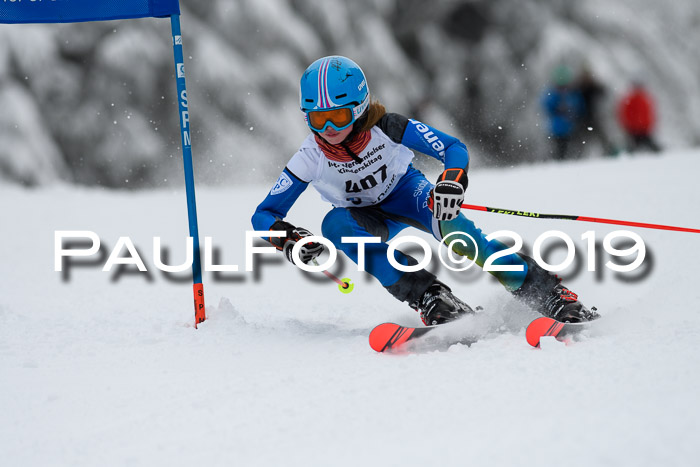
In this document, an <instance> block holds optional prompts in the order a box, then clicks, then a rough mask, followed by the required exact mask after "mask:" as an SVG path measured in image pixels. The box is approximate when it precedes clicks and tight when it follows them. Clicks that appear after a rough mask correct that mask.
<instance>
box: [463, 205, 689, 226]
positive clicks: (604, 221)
mask: <svg viewBox="0 0 700 467" xmlns="http://www.w3.org/2000/svg"><path fill="white" fill-rule="evenodd" d="M462 208H463V209H471V210H473V211H485V212H493V213H496V214H507V215H510V216H520V217H530V218H533V219H561V220H567V221H582V222H597V223H599V224H613V225H627V226H630V227H641V228H644V229H657V230H673V231H676V232H690V233H700V229H691V228H688V227H675V226H673V225H662V224H646V223H644V222H631V221H621V220H616V219H602V218H599V217H586V216H572V215H568V214H540V213H538V212H527V211H516V210H512V209H501V208H491V207H488V206H477V205H474V204H463V205H462Z"/></svg>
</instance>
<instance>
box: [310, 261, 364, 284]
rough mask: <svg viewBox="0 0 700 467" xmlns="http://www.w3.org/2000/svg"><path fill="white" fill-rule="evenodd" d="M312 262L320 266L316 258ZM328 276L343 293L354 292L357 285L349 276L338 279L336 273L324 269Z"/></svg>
mask: <svg viewBox="0 0 700 467" xmlns="http://www.w3.org/2000/svg"><path fill="white" fill-rule="evenodd" d="M311 262H312V263H314V265H315V266H318V261H316V258H314V259H312V260H311ZM322 272H323V273H324V274H325V275H326V277H327V278H329V279H330V280H332V281H333V282H335V283H336V284H338V290H340V291H341V292H343V293H350V292H352V289H353V288H355V285H354V284H353V283H352V282H351V281H350V279H348V278H347V277H344V278H343V279H338V277H336V276H335V275H334V274H332V273H330V272H328V271H326V270H323V271H322Z"/></svg>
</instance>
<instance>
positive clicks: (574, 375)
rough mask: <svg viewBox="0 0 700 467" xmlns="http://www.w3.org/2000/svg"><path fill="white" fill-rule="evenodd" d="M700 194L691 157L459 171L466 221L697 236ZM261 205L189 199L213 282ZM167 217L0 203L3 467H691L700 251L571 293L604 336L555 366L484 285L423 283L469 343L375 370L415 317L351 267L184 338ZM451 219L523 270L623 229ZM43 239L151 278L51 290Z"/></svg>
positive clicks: (250, 292) (211, 197) (269, 275)
mask: <svg viewBox="0 0 700 467" xmlns="http://www.w3.org/2000/svg"><path fill="white" fill-rule="evenodd" d="M699 171H700V151H698V150H692V151H686V152H674V153H666V154H662V155H661V156H653V155H639V156H636V157H631V156H626V155H625V156H622V157H619V158H616V159H601V160H595V161H579V162H568V163H565V164H559V165H530V166H522V167H518V168H516V169H511V170H505V171H504V170H501V171H496V170H476V171H473V174H472V177H471V183H470V188H469V191H468V199H467V202H470V203H474V204H485V205H489V206H496V207H505V208H515V209H520V210H526V211H536V212H544V213H570V214H577V215H584V216H592V217H607V218H620V219H626V220H634V221H640V222H653V223H662V224H673V225H681V226H687V227H694V228H700V214H698V212H699V210H698V208H697V206H698V205H700V190H699V189H698V187H697V182H696V180H697V173H698V172H699ZM273 182H274V180H273V179H265V180H261V181H260V183H259V184H257V185H250V186H247V187H237V188H235V189H234V188H231V189H216V190H214V189H199V191H198V193H197V194H198V209H199V220H200V235H201V236H202V238H203V237H204V236H211V237H213V243H214V245H215V246H216V247H217V248H218V249H220V252H221V255H220V258H219V259H218V261H219V262H221V263H226V264H238V265H239V266H240V268H241V270H242V269H243V268H244V259H245V256H244V253H243V247H244V231H245V230H248V229H250V228H251V227H250V222H249V219H250V216H251V214H252V211H253V209H254V206H255V205H256V204H257V203H258V202H259V200H261V199H262V198H263V197H264V196H265V194H266V193H267V190H268V189H269V188H268V187H269V186H271V185H272V183H273ZM184 209H185V198H184V193H183V192H182V191H155V192H145V191H144V192H138V191H137V192H128V193H125V192H117V191H108V190H98V189H85V188H75V187H67V186H54V187H52V188H46V189H41V190H35V191H29V190H24V189H20V188H17V187H0V212H2V214H3V221H2V228H1V229H0V232H1V234H2V237H1V239H2V241H1V242H0V258H1V261H0V278H1V279H2V280H1V281H0V394H2V397H0V459H2V461H1V462H2V465H7V466H19V465H22V466H35V465H36V466H39V465H66V466H68V465H70V466H77V465H101V466H110V465H145V466H152V465H170V466H176V465H241V466H243V465H245V466H248V465H251V466H252V465H255V466H258V465H261V466H272V465H275V466H279V465H284V466H296V465H299V466H307V465H319V466H326V465H334V466H358V465H385V466H390V465H397V466H398V465H401V466H407V465H408V466H410V465H416V466H427V465H442V466H450V465H455V466H457V465H459V466H462V465H489V466H511V465H561V464H564V465H573V466H591V465H605V466H607V465H630V466H632V465H633V466H659V465H679V466H680V465H697V459H698V457H699V456H700V447H699V445H698V441H697V440H698V439H700V401H699V396H698V395H699V394H700V376H699V375H698V368H700V352H699V351H698V347H697V343H698V340H699V339H700V316H699V314H698V303H700V291H699V290H698V287H697V273H696V269H697V263H698V259H699V256H700V255H698V251H700V235H698V234H690V233H677V232H664V231H656V230H642V229H632V230H634V231H635V232H637V233H638V234H640V235H641V236H642V237H643V239H644V241H645V244H646V246H647V248H648V250H649V251H650V252H651V253H652V254H651V258H649V259H648V261H650V263H649V264H651V266H650V272H649V274H648V276H647V277H646V278H645V279H643V280H637V281H632V282H625V281H622V280H620V278H619V277H617V276H616V275H615V274H613V273H612V272H611V271H609V270H607V269H603V270H602V274H601V277H600V278H599V280H598V279H597V275H596V273H588V272H582V273H580V274H578V275H576V277H574V278H570V279H569V280H567V284H568V285H569V286H570V287H571V288H572V289H573V290H574V291H576V292H577V293H579V294H580V296H581V298H582V300H583V301H584V302H585V303H586V304H588V305H596V306H598V308H599V309H600V312H601V314H602V315H603V316H604V318H603V321H601V322H600V325H599V327H598V329H596V330H595V331H591V332H588V333H587V334H586V335H584V336H583V337H582V339H581V340H580V341H579V342H577V343H575V344H574V345H570V346H564V345H561V344H558V343H556V342H554V343H552V342H546V345H545V346H543V348H542V349H540V350H537V349H533V348H531V347H529V346H528V344H527V343H526V342H525V337H524V327H525V326H526V325H527V323H528V322H529V321H530V320H531V319H533V318H535V317H536V316H537V314H536V313H534V312H532V311H530V310H527V309H524V308H522V307H521V306H520V305H518V304H517V303H515V302H514V301H513V300H512V299H511V298H510V297H509V295H508V294H507V293H506V292H505V291H503V290H502V289H501V288H500V286H498V285H497V284H496V283H494V281H493V280H490V278H489V277H488V275H487V274H485V273H481V272H480V271H479V273H478V274H473V273H467V274H463V275H457V274H455V273H449V274H448V271H446V270H444V269H443V270H440V271H439V274H440V277H441V278H443V280H445V281H446V282H447V283H448V284H450V285H451V286H453V288H454V289H455V291H456V292H457V293H458V294H459V296H460V297H462V298H463V299H465V300H466V301H468V302H469V303H470V304H472V305H482V306H484V307H485V311H484V312H483V313H482V314H480V315H478V316H477V317H475V318H473V319H471V321H470V320H469V318H468V319H467V320H466V321H465V326H467V325H469V332H471V333H473V334H475V335H477V336H480V337H481V340H480V341H479V342H477V343H476V344H473V345H472V346H471V347H467V346H466V345H461V344H457V345H452V346H450V347H443V348H439V349H437V350H426V351H423V352H419V353H415V354H410V355H395V354H394V355H387V354H377V353H375V352H373V351H372V350H371V349H370V348H369V346H368V343H367V336H368V333H369V331H370V330H371V329H372V327H373V326H374V325H376V324H379V323H381V322H384V321H397V322H401V323H404V324H417V323H418V317H417V315H416V313H415V312H414V311H412V310H410V309H409V308H408V307H407V306H406V305H405V304H401V303H398V302H396V301H395V300H394V299H393V298H392V297H391V296H389V294H387V293H386V292H385V291H384V290H383V289H382V287H381V286H380V285H379V284H378V283H377V282H376V281H374V280H373V279H371V278H367V277H366V276H364V275H363V274H362V273H359V272H357V271H355V270H354V266H353V267H351V266H352V265H351V264H348V263H349V262H348V261H345V262H344V266H343V268H342V269H339V268H334V269H333V272H334V273H336V274H338V275H341V276H347V277H350V278H352V279H353V281H354V283H355V290H354V291H353V292H352V293H351V294H349V295H343V294H340V293H339V292H338V290H337V287H336V286H335V285H334V284H333V283H332V282H330V281H328V280H327V279H326V278H325V277H324V276H323V275H321V274H320V273H317V274H303V273H301V272H300V271H298V270H297V269H295V268H294V267H292V266H291V265H289V264H287V263H286V262H284V261H283V260H282V259H281V258H280V255H278V256H276V257H271V258H270V259H267V260H266V261H265V262H264V264H262V265H260V266H259V269H258V271H259V272H260V274H259V275H258V276H256V275H254V274H252V273H245V272H239V273H224V274H223V276H224V277H225V278H226V280H221V279H215V278H214V277H213V274H212V273H208V274H207V275H206V276H205V293H206V300H207V310H208V316H209V319H208V320H207V321H206V322H205V323H203V324H202V325H200V326H199V329H198V330H195V329H194V327H193V324H192V321H193V312H192V295H191V294H192V292H191V285H190V283H189V282H188V281H187V280H185V281H184V282H179V283H175V282H172V281H169V280H166V279H165V278H164V276H163V274H161V273H160V271H157V270H156V269H155V267H154V266H153V265H154V262H153V258H152V253H153V247H152V238H153V237H154V236H160V237H162V241H163V245H165V246H166V247H168V248H169V249H170V251H171V252H172V254H171V258H170V259H169V263H172V264H174V263H181V262H183V261H184V258H185V254H184V236H185V235H186V232H187V223H186V217H185V212H184ZM327 209H328V207H327V206H326V205H324V203H322V202H321V201H320V198H319V196H318V195H317V194H316V193H315V192H314V191H313V190H308V191H307V192H306V193H305V194H304V195H303V197H302V198H301V199H300V201H299V203H297V205H296V206H295V207H294V208H293V210H292V212H291V213H290V216H289V219H290V221H292V222H294V223H296V224H299V225H303V226H305V227H307V228H309V229H311V230H312V231H315V232H319V233H320V222H321V219H322V216H323V214H324V213H325V212H326V211H327ZM468 215H469V216H470V217H471V218H472V219H473V220H474V221H475V222H476V223H477V224H478V225H480V226H481V227H482V228H484V230H485V231H496V230H500V229H509V230H514V231H516V232H518V233H519V234H520V235H521V236H522V237H523V238H524V239H525V242H526V244H528V245H530V246H531V245H532V243H533V241H534V239H535V238H537V236H538V235H540V234H542V233H543V232H545V231H547V230H551V229H557V230H561V231H564V232H566V233H567V234H569V235H570V236H571V237H572V238H573V239H574V242H575V243H576V244H577V245H579V246H582V247H584V246H585V243H584V242H583V241H582V240H581V235H582V234H583V233H584V232H585V231H588V230H594V231H595V232H596V235H597V238H598V239H599V240H602V238H603V237H604V236H605V234H606V233H608V232H611V231H613V230H617V229H619V227H615V226H606V225H601V224H584V223H580V222H566V221H547V220H533V219H524V218H515V217H511V216H503V215H497V214H487V213H481V212H469V213H468ZM56 230H91V231H94V232H96V233H97V234H98V235H99V236H100V237H101V239H102V242H103V244H104V245H106V248H107V249H106V250H105V254H109V253H110V251H111V248H112V247H114V245H115V244H116V242H117V240H118V238H119V237H120V236H129V237H130V238H131V239H132V240H133V242H134V244H135V245H136V246H137V247H138V249H139V251H140V252H141V254H142V256H143V259H144V262H145V263H146V266H147V267H148V268H149V271H150V275H146V274H143V273H140V274H136V273H134V274H123V275H121V276H118V277H116V278H115V277H114V276H113V274H112V273H107V272H102V271H101V266H102V265H103V264H104V260H105V259H106V257H105V258H103V260H102V262H94V264H93V265H92V266H90V267H80V268H73V269H71V270H70V279H69V280H66V281H64V280H63V279H62V275H61V273H59V272H55V271H54V270H53V264H54V256H53V255H54V231H56ZM406 233H407V234H408V233H411V234H414V233H415V232H414V231H407V232H406ZM582 251H585V250H582ZM578 254H579V255H581V254H582V253H580V252H579V253H578ZM273 258H275V259H273ZM581 259H582V260H583V257H581ZM129 271H133V268H132V269H130V270H129ZM149 277H150V280H149ZM460 324H461V323H460Z"/></svg>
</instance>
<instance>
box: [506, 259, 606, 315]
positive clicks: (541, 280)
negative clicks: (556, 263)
mask: <svg viewBox="0 0 700 467" xmlns="http://www.w3.org/2000/svg"><path fill="white" fill-rule="evenodd" d="M521 256H522V258H523V259H524V260H525V262H526V263H527V266H528V269H527V275H526V276H525V282H523V285H522V286H521V287H520V288H519V289H517V290H515V291H514V292H513V295H514V296H515V297H516V298H517V299H519V300H521V301H522V302H524V303H525V304H527V305H528V306H530V307H532V308H534V309H535V310H537V311H539V312H540V313H542V314H543V315H544V316H547V317H549V318H552V319H555V320H557V321H560V322H562V323H581V322H584V321H591V320H594V319H597V318H600V315H599V314H598V313H596V309H595V308H592V309H591V310H589V309H588V308H586V307H585V306H583V304H582V303H581V302H579V301H578V295H576V294H575V293H573V292H572V291H571V290H569V289H568V288H566V287H564V286H563V285H562V284H561V279H560V278H559V277H558V276H556V275H554V274H552V273H550V272H548V271H545V270H544V269H542V268H541V267H540V266H539V265H537V263H535V261H534V260H533V259H532V258H530V257H528V256H524V255H521Z"/></svg>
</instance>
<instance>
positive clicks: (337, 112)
mask: <svg viewBox="0 0 700 467" xmlns="http://www.w3.org/2000/svg"><path fill="white" fill-rule="evenodd" d="M354 122H355V116H354V115H353V112H352V108H350V107H341V108H336V109H330V110H312V111H310V112H306V123H308V125H309V127H311V129H312V130H315V131H318V132H319V133H323V132H324V131H326V128H328V127H329V126H330V127H332V128H333V129H335V130H336V131H341V130H344V129H346V128H347V127H349V126H350V125H352V124H353V123H354Z"/></svg>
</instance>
